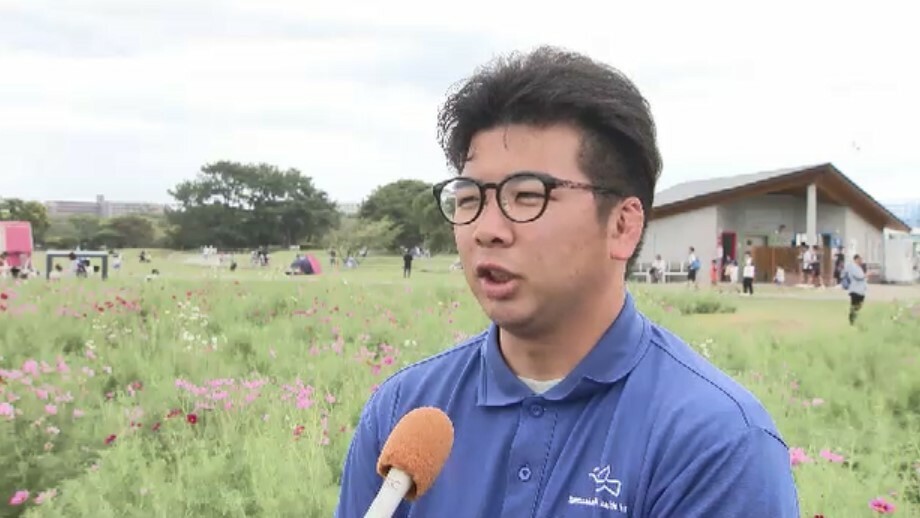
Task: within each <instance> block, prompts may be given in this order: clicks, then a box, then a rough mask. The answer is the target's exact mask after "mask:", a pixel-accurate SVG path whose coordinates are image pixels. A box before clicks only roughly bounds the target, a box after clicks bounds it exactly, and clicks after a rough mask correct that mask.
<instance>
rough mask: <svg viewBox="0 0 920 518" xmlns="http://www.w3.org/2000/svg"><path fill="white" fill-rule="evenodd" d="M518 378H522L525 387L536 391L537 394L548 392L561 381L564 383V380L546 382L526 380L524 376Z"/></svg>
mask: <svg viewBox="0 0 920 518" xmlns="http://www.w3.org/2000/svg"><path fill="white" fill-rule="evenodd" d="M518 378H520V380H521V381H523V382H524V384H525V385H527V386H528V387H530V390H532V391H534V393H535V394H542V393H544V392H546V391H547V390H549V389H551V388H553V387H555V386H556V385H557V384H558V383H559V382H560V381H562V378H559V379H554V380H545V381H540V380H534V379H530V378H525V377H524V376H518Z"/></svg>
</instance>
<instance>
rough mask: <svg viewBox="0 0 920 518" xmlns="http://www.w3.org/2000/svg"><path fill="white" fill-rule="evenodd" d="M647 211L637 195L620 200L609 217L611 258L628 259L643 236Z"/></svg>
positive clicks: (608, 236)
mask: <svg viewBox="0 0 920 518" xmlns="http://www.w3.org/2000/svg"><path fill="white" fill-rule="evenodd" d="M644 224H645V211H644V210H642V202H640V201H639V199H638V198H636V197H635V196H631V197H629V198H626V199H624V200H622V201H620V202H619V203H618V204H617V205H616V206H615V207H614V208H613V210H611V211H610V216H609V217H608V219H607V243H608V250H609V253H610V258H611V259H616V260H619V261H628V260H629V258H630V257H632V255H633V252H635V251H636V247H637V246H639V241H640V239H641V238H642V227H643V225H644Z"/></svg>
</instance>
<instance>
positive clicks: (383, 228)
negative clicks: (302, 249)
mask: <svg viewBox="0 0 920 518" xmlns="http://www.w3.org/2000/svg"><path fill="white" fill-rule="evenodd" d="M398 234H399V229H398V228H397V227H396V224H395V223H393V222H392V221H391V220H390V219H389V218H387V217H384V218H383V219H379V220H364V219H359V218H354V217H347V218H342V222H341V223H340V224H339V227H338V228H336V229H335V230H333V231H332V232H330V233H329V234H328V235H327V236H326V239H325V242H326V247H327V248H328V249H331V250H335V251H336V253H337V254H338V255H339V256H340V257H345V256H347V255H349V254H356V253H358V251H360V250H361V249H362V248H367V249H368V250H388V249H390V248H392V246H393V243H394V242H395V241H396V240H397V236H398Z"/></svg>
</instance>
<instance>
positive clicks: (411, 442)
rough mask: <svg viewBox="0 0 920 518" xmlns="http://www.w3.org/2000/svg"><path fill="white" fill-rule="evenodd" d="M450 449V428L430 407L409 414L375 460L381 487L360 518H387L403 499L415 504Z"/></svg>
mask: <svg viewBox="0 0 920 518" xmlns="http://www.w3.org/2000/svg"><path fill="white" fill-rule="evenodd" d="M453 445H454V426H453V424H452V423H451V422H450V418H449V417H447V414H445V413H444V412H443V411H441V410H440V409H438V408H434V407H420V408H416V409H414V410H411V411H410V412H409V413H407V414H406V415H404V416H403V418H402V419H400V420H399V422H398V423H396V426H395V427H393V431H392V432H390V436H389V437H387V442H386V443H385V444H384V445H383V450H382V451H381V452H380V457H379V458H378V459H377V474H378V475H380V476H381V477H383V478H384V480H383V485H382V486H381V487H380V490H379V491H378V492H377V496H376V497H375V498H374V501H373V502H371V506H370V508H369V509H368V510H367V514H365V515H364V518H390V517H392V516H393V513H394V512H396V508H397V507H399V504H400V503H401V502H402V499H403V498H404V497H405V498H406V499H407V500H409V501H413V500H416V499H417V498H418V497H420V496H422V495H423V494H425V492H426V491H428V489H429V488H430V487H431V485H432V484H434V481H435V479H436V478H438V474H439V473H440V472H441V468H443V467H444V463H445V462H447V457H448V456H449V455H450V449H451V448H452V447H453Z"/></svg>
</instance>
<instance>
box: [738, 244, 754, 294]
mask: <svg viewBox="0 0 920 518" xmlns="http://www.w3.org/2000/svg"><path fill="white" fill-rule="evenodd" d="M741 273H742V280H741V282H742V284H743V285H744V293H745V294H746V295H750V296H753V295H754V258H753V257H751V254H750V253H745V254H744V268H743V269H742V272H741Z"/></svg>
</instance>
